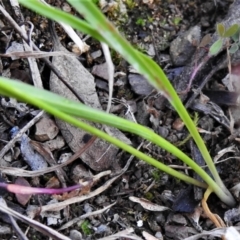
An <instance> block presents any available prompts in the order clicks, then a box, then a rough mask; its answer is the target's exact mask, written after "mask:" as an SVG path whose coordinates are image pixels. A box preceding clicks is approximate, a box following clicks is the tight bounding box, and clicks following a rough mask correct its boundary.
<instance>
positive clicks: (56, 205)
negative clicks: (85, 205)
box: [36, 171, 121, 212]
mask: <svg viewBox="0 0 240 240" xmlns="http://www.w3.org/2000/svg"><path fill="white" fill-rule="evenodd" d="M109 172H111V171H105V172H102V173H101V174H103V173H104V175H107V174H109ZM120 176H121V175H118V176H116V177H114V178H111V179H109V180H108V181H107V182H106V183H104V185H103V186H101V187H99V188H97V189H96V190H94V191H92V192H90V193H88V194H86V195H83V196H78V197H73V198H70V199H67V200H65V201H63V202H58V203H53V204H49V205H44V206H41V207H38V208H37V210H36V211H37V212H47V211H60V210H61V209H64V208H65V207H66V206H68V205H71V204H73V203H79V202H83V201H85V200H87V199H90V198H92V197H95V196H97V195H99V194H100V193H102V192H103V191H105V190H106V189H108V188H109V187H110V186H111V185H112V183H113V182H114V181H115V180H116V179H118V178H119V177H120ZM94 177H96V176H94Z"/></svg>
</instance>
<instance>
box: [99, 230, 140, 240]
mask: <svg viewBox="0 0 240 240" xmlns="http://www.w3.org/2000/svg"><path fill="white" fill-rule="evenodd" d="M133 232H134V230H133V228H127V229H125V230H123V231H120V232H118V233H115V234H113V235H111V236H108V237H104V238H100V239H98V240H115V239H120V238H126V239H133V240H143V239H142V238H140V237H138V236H137V235H135V234H132V233H133Z"/></svg>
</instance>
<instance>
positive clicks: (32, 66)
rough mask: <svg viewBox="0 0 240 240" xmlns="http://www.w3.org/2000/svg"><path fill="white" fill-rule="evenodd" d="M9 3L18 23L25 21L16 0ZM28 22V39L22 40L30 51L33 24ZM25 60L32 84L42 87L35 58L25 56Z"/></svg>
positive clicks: (22, 27)
mask: <svg viewBox="0 0 240 240" xmlns="http://www.w3.org/2000/svg"><path fill="white" fill-rule="evenodd" d="M10 3H11V5H12V9H13V11H14V12H15V15H16V16H17V19H18V23H20V22H25V21H24V17H23V15H22V13H21V8H20V6H19V3H18V1H16V0H11V1H10ZM28 24H30V25H31V30H30V36H29V38H28V40H29V41H25V40H23V47H24V49H25V50H26V51H31V50H32V40H31V33H32V31H33V28H34V26H33V24H32V23H31V22H28ZM20 28H21V30H22V32H24V34H25V35H27V33H26V30H25V27H24V25H22V26H21V27H20ZM28 43H29V44H28ZM27 60H28V65H29V69H30V71H31V76H32V80H33V84H34V86H35V87H38V88H43V84H42V79H41V75H40V72H39V69H38V65H37V61H36V59H35V58H27Z"/></svg>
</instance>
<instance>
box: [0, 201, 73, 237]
mask: <svg viewBox="0 0 240 240" xmlns="http://www.w3.org/2000/svg"><path fill="white" fill-rule="evenodd" d="M0 210H1V212H4V213H6V214H10V215H11V216H13V217H14V218H16V219H19V220H20V221H22V222H25V223H26V224H27V225H30V226H31V227H33V228H34V229H36V230H37V231H39V232H41V233H43V234H45V235H47V236H49V237H51V238H53V239H56V240H71V239H70V238H68V237H66V236H64V235H63V234H61V233H59V232H58V231H56V230H53V229H52V228H49V227H47V226H45V225H43V224H41V223H39V222H38V221H35V220H32V219H30V218H28V217H26V216H24V215H22V214H20V213H18V212H16V211H14V210H12V209H11V208H9V207H7V205H6V203H5V201H4V199H3V198H0Z"/></svg>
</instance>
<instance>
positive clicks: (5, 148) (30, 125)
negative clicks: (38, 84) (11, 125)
mask: <svg viewBox="0 0 240 240" xmlns="http://www.w3.org/2000/svg"><path fill="white" fill-rule="evenodd" d="M43 113H44V111H41V112H40V113H38V115H37V116H36V117H34V118H33V119H32V120H31V121H30V122H28V123H27V124H26V125H25V126H24V127H23V128H22V129H21V130H20V131H19V132H18V133H17V135H16V136H15V137H14V138H13V139H12V140H11V141H9V142H8V144H7V145H6V146H4V148H3V149H2V150H1V152H0V159H2V158H3V156H4V155H5V154H6V153H7V151H9V149H10V148H12V147H13V146H14V144H15V143H16V142H17V141H18V139H19V138H20V137H21V136H22V135H23V134H24V133H25V132H26V131H27V130H28V129H29V128H30V127H32V126H33V125H34V124H35V123H36V122H38V121H39V120H40V119H41V117H42V115H43Z"/></svg>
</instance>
